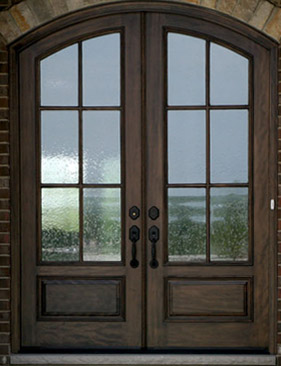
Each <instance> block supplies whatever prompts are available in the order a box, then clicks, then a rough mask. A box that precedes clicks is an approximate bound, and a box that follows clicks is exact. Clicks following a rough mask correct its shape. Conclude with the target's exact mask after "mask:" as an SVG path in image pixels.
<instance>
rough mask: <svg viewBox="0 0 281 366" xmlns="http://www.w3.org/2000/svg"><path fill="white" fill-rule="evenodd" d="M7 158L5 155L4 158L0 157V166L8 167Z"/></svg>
mask: <svg viewBox="0 0 281 366" xmlns="http://www.w3.org/2000/svg"><path fill="white" fill-rule="evenodd" d="M9 160H10V159H9V156H7V155H4V156H1V155H0V165H9Z"/></svg>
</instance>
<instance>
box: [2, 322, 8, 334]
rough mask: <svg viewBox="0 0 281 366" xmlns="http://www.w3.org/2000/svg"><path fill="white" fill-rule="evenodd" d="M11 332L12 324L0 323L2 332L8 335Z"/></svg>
mask: <svg viewBox="0 0 281 366" xmlns="http://www.w3.org/2000/svg"><path fill="white" fill-rule="evenodd" d="M9 331H10V323H8V322H5V323H0V332H5V333H8V332H9Z"/></svg>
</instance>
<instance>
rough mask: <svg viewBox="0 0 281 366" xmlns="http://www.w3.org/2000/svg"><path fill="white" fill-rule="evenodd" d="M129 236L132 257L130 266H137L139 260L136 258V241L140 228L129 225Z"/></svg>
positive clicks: (138, 237)
mask: <svg viewBox="0 0 281 366" xmlns="http://www.w3.org/2000/svg"><path fill="white" fill-rule="evenodd" d="M129 238H130V240H131V242H132V259H131V262H130V265H131V267H132V268H137V267H138V266H139V261H138V260H137V241H138V240H139V239H140V229H139V228H138V227H137V226H136V225H133V226H131V227H130V230H129Z"/></svg>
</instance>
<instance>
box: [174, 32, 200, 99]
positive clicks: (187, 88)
mask: <svg viewBox="0 0 281 366" xmlns="http://www.w3.org/2000/svg"><path fill="white" fill-rule="evenodd" d="M205 54H206V42H205V41H204V40H202V39H200V38H196V37H190V36H186V35H183V34H177V33H168V104H169V105H202V104H205V83H206V82H205V63H206V56H205Z"/></svg>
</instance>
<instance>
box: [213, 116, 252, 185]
mask: <svg viewBox="0 0 281 366" xmlns="http://www.w3.org/2000/svg"><path fill="white" fill-rule="evenodd" d="M211 181H212V182H213V183H247V182H248V111H246V110H225V111H224V110H221V111H211Z"/></svg>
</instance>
